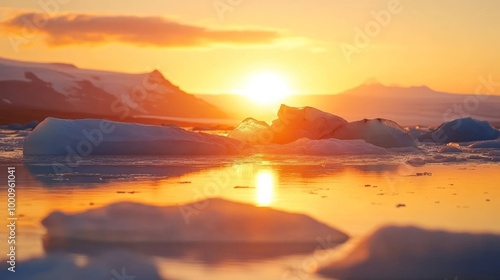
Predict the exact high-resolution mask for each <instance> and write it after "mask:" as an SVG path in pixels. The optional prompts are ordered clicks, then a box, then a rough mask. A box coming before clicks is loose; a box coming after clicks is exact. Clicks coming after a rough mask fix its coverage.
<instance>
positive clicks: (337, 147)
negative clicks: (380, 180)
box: [258, 138, 387, 155]
mask: <svg viewBox="0 0 500 280" xmlns="http://www.w3.org/2000/svg"><path fill="white" fill-rule="evenodd" d="M258 151H260V152H263V153H268V154H304V155H360V154H386V153H387V150H386V149H384V148H381V147H377V146H374V145H372V144H368V143H366V142H365V141H364V140H340V139H334V138H330V139H321V140H310V139H307V138H302V139H299V140H297V141H294V142H292V143H288V144H283V145H278V144H275V145H267V146H262V147H259V149H258Z"/></svg>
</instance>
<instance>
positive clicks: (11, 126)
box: [7, 121, 40, 130]
mask: <svg viewBox="0 0 500 280" xmlns="http://www.w3.org/2000/svg"><path fill="white" fill-rule="evenodd" d="M39 123H40V122H39V121H30V122H27V123H25V124H20V123H12V124H9V125H7V129H10V130H27V129H30V130H31V129H33V128H35V127H36V126H37V125H38V124H39Z"/></svg>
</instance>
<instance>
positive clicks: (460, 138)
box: [418, 117, 500, 144]
mask: <svg viewBox="0 0 500 280" xmlns="http://www.w3.org/2000/svg"><path fill="white" fill-rule="evenodd" d="M499 136H500V132H499V131H498V130H497V129H495V128H493V127H492V126H491V125H490V123H488V122H487V121H480V120H476V119H473V118H470V117H468V118H463V119H456V120H453V121H450V122H445V123H443V124H441V125H440V126H439V127H438V128H436V129H435V130H433V131H430V132H428V133H424V134H422V135H421V136H420V137H419V138H418V140H419V141H420V142H434V143H439V144H443V143H450V142H471V141H482V140H494V139H497V138H498V137H499Z"/></svg>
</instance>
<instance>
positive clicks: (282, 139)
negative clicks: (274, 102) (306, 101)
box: [229, 104, 347, 144]
mask: <svg viewBox="0 0 500 280" xmlns="http://www.w3.org/2000/svg"><path fill="white" fill-rule="evenodd" d="M346 123H347V121H346V120H344V119H343V118H341V117H339V116H335V115H332V114H329V113H326V112H323V111H321V110H318V109H316V108H312V107H303V108H295V107H289V106H286V105H284V104H282V105H281V107H280V109H279V111H278V119H276V120H274V121H273V123H272V125H271V126H269V125H268V124H267V123H265V122H260V121H257V120H254V119H246V120H244V121H243V122H242V123H241V124H240V125H239V126H238V127H237V128H236V129H235V130H233V131H232V132H231V133H230V134H229V137H233V138H236V139H238V140H242V141H246V142H248V143H251V144H270V143H278V144H284V143H290V142H293V141H295V140H297V139H300V138H309V139H313V140H314V139H321V138H324V137H325V135H328V134H329V133H331V132H332V131H334V130H335V129H337V128H338V127H340V126H341V125H343V124H346Z"/></svg>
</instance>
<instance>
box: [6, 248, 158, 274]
mask: <svg viewBox="0 0 500 280" xmlns="http://www.w3.org/2000/svg"><path fill="white" fill-rule="evenodd" d="M2 263H3V264H2V265H1V268H2V270H1V271H0V279H37V280H67V279H72V280H89V279H92V280H110V279H115V280H116V279H135V278H136V279H150V280H160V279H162V278H161V277H160V275H159V274H158V270H157V268H156V265H155V264H154V263H153V262H152V260H150V259H149V258H147V257H145V256H143V255H135V254H132V253H128V252H125V251H113V252H108V253H105V254H103V255H98V256H93V257H92V258H88V261H87V262H82V261H80V260H79V259H78V258H77V257H76V256H74V255H70V254H51V255H48V256H45V257H43V258H38V259H31V260H28V261H24V262H21V263H20V264H19V265H18V266H17V269H16V272H15V273H12V272H10V271H8V270H7V268H6V267H5V264H4V262H2Z"/></svg>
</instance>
